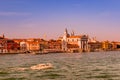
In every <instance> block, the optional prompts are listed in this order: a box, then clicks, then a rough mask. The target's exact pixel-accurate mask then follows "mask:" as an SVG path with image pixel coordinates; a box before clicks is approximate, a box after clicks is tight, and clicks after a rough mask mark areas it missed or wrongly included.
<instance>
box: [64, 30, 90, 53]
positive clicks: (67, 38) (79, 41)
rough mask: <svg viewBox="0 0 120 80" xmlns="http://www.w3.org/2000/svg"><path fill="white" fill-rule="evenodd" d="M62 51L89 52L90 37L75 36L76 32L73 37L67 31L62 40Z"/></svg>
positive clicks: (72, 34)
mask: <svg viewBox="0 0 120 80" xmlns="http://www.w3.org/2000/svg"><path fill="white" fill-rule="evenodd" d="M62 50H63V51H69V50H78V51H87V50H88V36H87V35H75V34H74V32H72V33H71V35H70V34H69V33H68V31H67V29H65V32H64V35H63V38H62Z"/></svg>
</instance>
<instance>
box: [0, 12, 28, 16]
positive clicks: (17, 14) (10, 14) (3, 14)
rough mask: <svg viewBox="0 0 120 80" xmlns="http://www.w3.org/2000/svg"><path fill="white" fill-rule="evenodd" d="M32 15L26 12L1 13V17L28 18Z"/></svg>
mask: <svg viewBox="0 0 120 80" xmlns="http://www.w3.org/2000/svg"><path fill="white" fill-rule="evenodd" d="M28 15H30V13H25V12H0V16H28Z"/></svg>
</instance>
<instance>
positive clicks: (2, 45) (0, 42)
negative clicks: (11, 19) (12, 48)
mask: <svg viewBox="0 0 120 80" xmlns="http://www.w3.org/2000/svg"><path fill="white" fill-rule="evenodd" d="M4 52H7V38H5V36H4V35H3V36H0V53H4Z"/></svg>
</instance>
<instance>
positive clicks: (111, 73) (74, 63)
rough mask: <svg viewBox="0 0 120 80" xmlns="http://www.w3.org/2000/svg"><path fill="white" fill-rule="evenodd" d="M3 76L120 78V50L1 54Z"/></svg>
mask: <svg viewBox="0 0 120 80" xmlns="http://www.w3.org/2000/svg"><path fill="white" fill-rule="evenodd" d="M45 63H51V64H52V65H53V68H51V69H42V70H32V69H30V67H31V66H34V65H38V64H45ZM0 80H120V52H119V51H111V52H91V53H82V54H81V53H56V54H55V53H53V54H45V55H33V54H14V55H13V54H12V55H8V54H7V55H0Z"/></svg>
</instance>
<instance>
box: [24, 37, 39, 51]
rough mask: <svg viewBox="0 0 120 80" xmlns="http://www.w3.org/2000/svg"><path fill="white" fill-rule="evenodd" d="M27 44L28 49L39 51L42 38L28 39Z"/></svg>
mask: <svg viewBox="0 0 120 80" xmlns="http://www.w3.org/2000/svg"><path fill="white" fill-rule="evenodd" d="M26 46H27V50H28V51H39V50H40V39H27V42H26Z"/></svg>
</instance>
